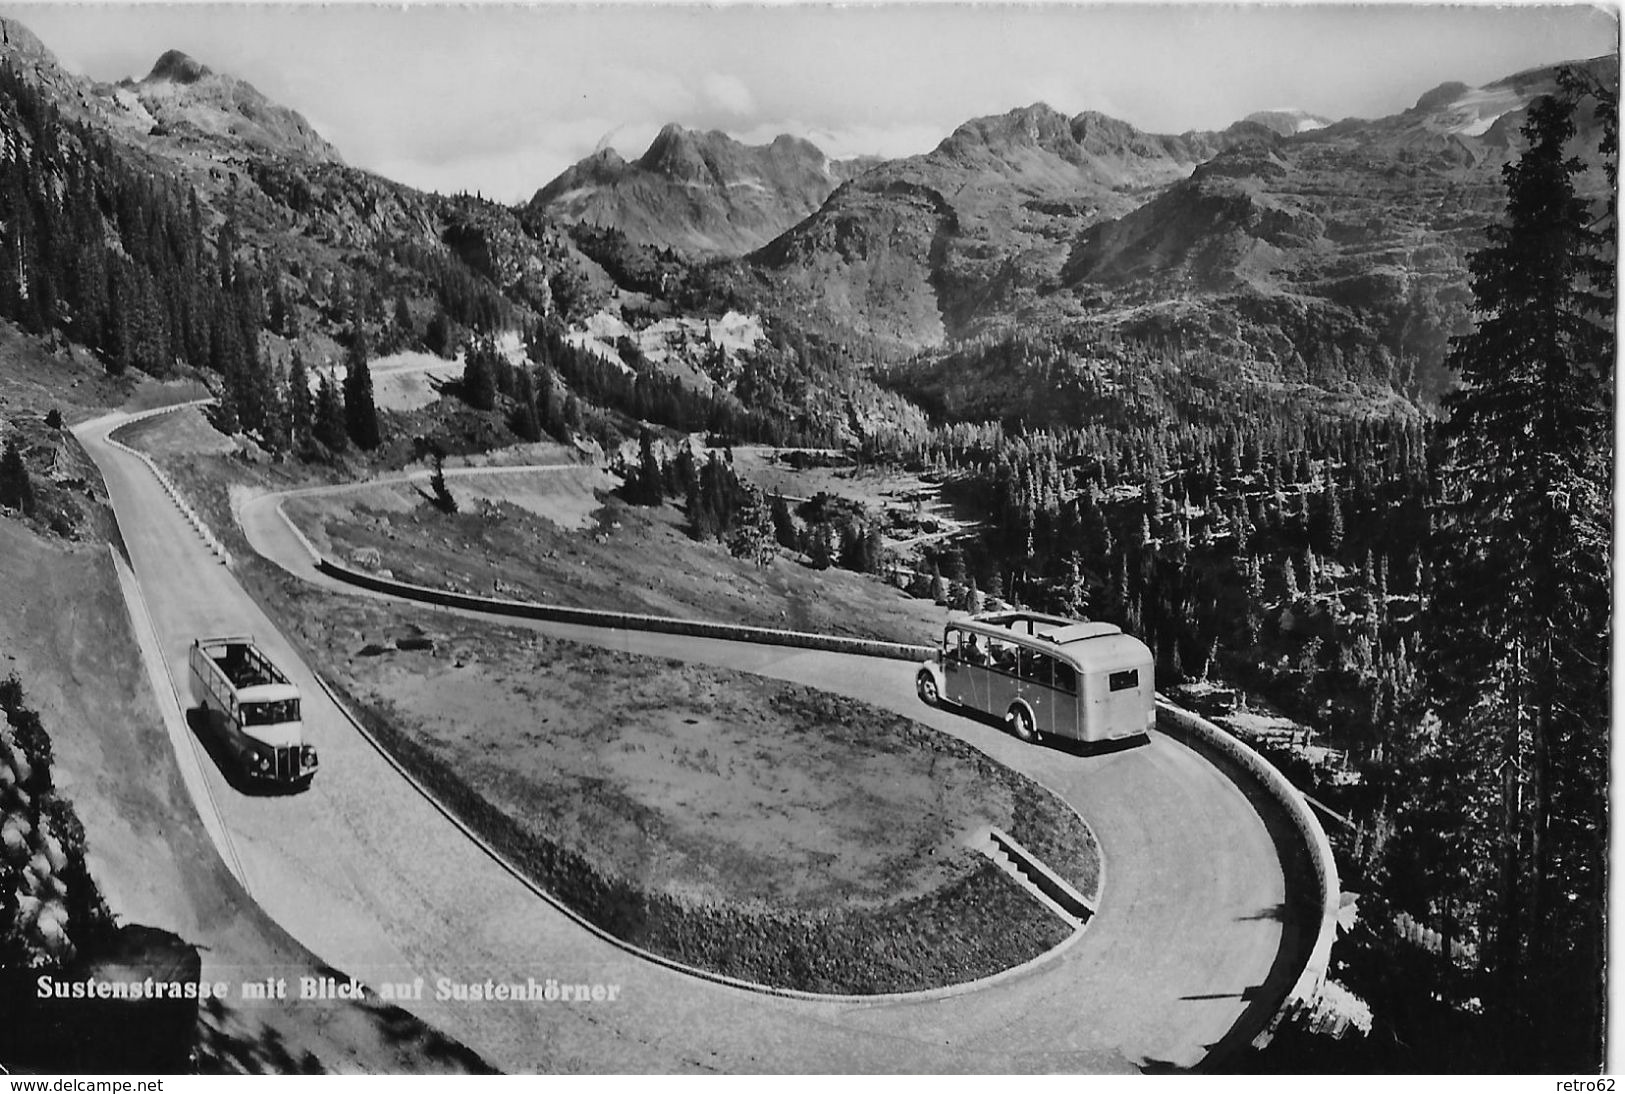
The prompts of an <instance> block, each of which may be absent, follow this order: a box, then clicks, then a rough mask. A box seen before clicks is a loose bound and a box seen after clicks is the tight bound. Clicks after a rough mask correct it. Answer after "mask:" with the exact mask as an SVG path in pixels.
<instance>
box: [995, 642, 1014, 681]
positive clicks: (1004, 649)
mask: <svg viewBox="0 0 1625 1094" xmlns="http://www.w3.org/2000/svg"><path fill="white" fill-rule="evenodd" d="M988 646H989V647H990V656H991V658H992V661H993V668H995V669H998V670H999V671H1000V672H1007V673H1009V674H1010V675H1011V676H1014V675H1016V671H1017V657H1018V653H1017V649H1018V647H1017V646H1016V644H1015V643H1014V642H1005V641H1002V640H1000V639H997V638H994V639H990V640H989V641H988Z"/></svg>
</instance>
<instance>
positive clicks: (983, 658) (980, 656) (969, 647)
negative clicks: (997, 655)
mask: <svg viewBox="0 0 1625 1094" xmlns="http://www.w3.org/2000/svg"><path fill="white" fill-rule="evenodd" d="M965 660H966V661H968V662H970V663H971V664H973V665H985V664H987V650H986V649H985V648H984V647H983V646H982V636H981V635H979V634H973V635H971V636H970V642H969V643H967V644H966V646H965Z"/></svg>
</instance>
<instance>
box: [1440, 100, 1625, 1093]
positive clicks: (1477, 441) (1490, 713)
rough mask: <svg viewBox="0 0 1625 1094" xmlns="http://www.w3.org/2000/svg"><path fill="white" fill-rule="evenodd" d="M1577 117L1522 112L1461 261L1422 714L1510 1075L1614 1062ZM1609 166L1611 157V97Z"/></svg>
mask: <svg viewBox="0 0 1625 1094" xmlns="http://www.w3.org/2000/svg"><path fill="white" fill-rule="evenodd" d="M1576 106H1577V103H1576V100H1575V97H1574V96H1573V95H1572V94H1565V95H1560V96H1552V97H1546V98H1543V99H1540V100H1537V101H1536V102H1535V103H1533V104H1532V105H1531V106H1530V108H1529V110H1528V113H1527V120H1526V122H1525V124H1524V135H1525V137H1526V139H1527V142H1528V147H1527V150H1526V151H1525V152H1524V154H1523V155H1522V156H1521V157H1520V158H1519V159H1518V160H1517V161H1515V162H1514V163H1511V164H1509V165H1508V166H1507V167H1506V168H1505V169H1504V171H1503V178H1504V180H1505V182H1506V187H1507V220H1506V223H1504V224H1501V225H1496V226H1493V227H1492V228H1491V229H1490V231H1489V243H1488V245H1487V246H1486V247H1485V248H1484V249H1483V250H1481V251H1479V252H1478V253H1476V254H1475V255H1473V256H1472V257H1471V258H1470V260H1469V264H1468V265H1469V270H1470V272H1471V274H1472V278H1473V292H1474V295H1475V296H1476V298H1477V308H1478V310H1479V311H1480V312H1481V313H1482V314H1483V316H1484V318H1483V320H1482V321H1481V322H1480V324H1479V326H1478V329H1477V330H1476V331H1475V332H1474V333H1472V334H1470V335H1467V336H1465V337H1463V338H1459V339H1457V340H1456V341H1455V344H1454V346H1453V349H1452V353H1451V356H1450V360H1449V364H1450V365H1451V367H1452V368H1453V369H1455V370H1456V371H1457V372H1458V373H1459V375H1460V378H1461V381H1460V387H1459V388H1458V389H1457V390H1456V391H1455V392H1452V393H1451V394H1450V395H1449V396H1447V398H1446V400H1445V406H1446V408H1447V410H1448V412H1449V417H1448V419H1447V420H1446V422H1445V423H1444V425H1443V426H1442V427H1441V429H1440V435H1441V442H1442V462H1441V466H1440V467H1439V468H1438V474H1437V482H1438V505H1437V512H1436V516H1437V524H1436V534H1435V542H1434V543H1433V545H1432V548H1431V551H1430V560H1431V562H1432V567H1431V570H1430V573H1432V575H1433V577H1434V582H1433V595H1432V598H1431V602H1430V604H1429V605H1428V614H1427V621H1428V625H1429V631H1428V641H1427V643H1426V644H1425V646H1424V647H1423V649H1424V650H1425V651H1426V655H1427V656H1426V658H1425V662H1426V664H1425V667H1426V669H1427V680H1428V696H1429V699H1430V705H1431V707H1432V709H1433V710H1434V711H1436V713H1437V715H1438V718H1439V722H1440V725H1441V729H1440V732H1439V736H1438V740H1437V742H1436V744H1435V746H1434V751H1435V752H1436V753H1437V754H1438V755H1440V756H1441V757H1450V758H1452V759H1453V760H1454V762H1456V763H1457V764H1458V768H1457V770H1456V772H1455V777H1456V778H1458V779H1459V780H1460V789H1459V791H1458V792H1457V793H1456V794H1454V795H1453V797H1452V799H1451V800H1452V801H1454V802H1456V803H1457V807H1458V808H1457V813H1456V814H1455V815H1454V816H1453V817H1452V818H1451V819H1450V820H1449V821H1448V823H1450V824H1451V825H1453V826H1454V827H1456V828H1458V829H1461V830H1463V831H1464V832H1466V833H1468V834H1469V838H1470V839H1471V840H1473V841H1474V843H1475V844H1476V845H1477V846H1480V847H1484V848H1488V849H1491V853H1490V854H1487V855H1483V854H1481V855H1478V856H1471V855H1468V856H1462V857H1461V858H1460V859H1459V860H1458V859H1457V857H1456V856H1454V855H1453V856H1451V858H1450V860H1449V861H1446V862H1441V863H1439V864H1438V867H1437V868H1438V870H1439V872H1440V874H1441V875H1444V876H1446V877H1448V876H1449V875H1450V874H1452V873H1453V872H1455V871H1458V870H1459V871H1462V872H1464V873H1465V874H1466V875H1467V876H1469V877H1470V878H1471V879H1472V882H1473V887H1474V888H1473V891H1472V892H1470V893H1468V894H1466V896H1465V897H1464V896H1463V895H1462V894H1460V893H1456V894H1454V895H1455V896H1456V898H1457V899H1458V900H1462V899H1468V898H1472V899H1473V903H1472V904H1471V905H1470V906H1469V907H1468V908H1466V909H1464V914H1465V915H1467V916H1468V917H1469V918H1470V919H1476V921H1477V924H1478V926H1479V927H1480V929H1481V930H1482V932H1483V935H1484V937H1485V938H1486V939H1488V940H1492V944H1490V945H1488V946H1486V947H1484V948H1485V950H1486V951H1487V952H1486V953H1485V954H1484V956H1485V958H1486V959H1487V964H1488V966H1489V967H1490V968H1491V969H1492V970H1493V972H1494V974H1495V976H1496V988H1495V990H1494V992H1493V995H1492V997H1491V998H1489V999H1488V1000H1486V1003H1487V1008H1486V1009H1487V1010H1488V1012H1489V1013H1490V1014H1491V1015H1492V1016H1493V1018H1494V1019H1495V1020H1496V1022H1497V1027H1498V1032H1499V1037H1498V1044H1499V1045H1500V1047H1501V1048H1502V1050H1503V1051H1504V1052H1505V1053H1506V1055H1505V1056H1504V1057H1503V1059H1502V1060H1501V1061H1499V1063H1500V1065H1501V1070H1506V1071H1525V1070H1537V1071H1555V1070H1578V1069H1582V1068H1585V1069H1595V1068H1596V1067H1597V1066H1599V1065H1600V1061H1601V1034H1602V1026H1601V1013H1602V1011H1601V990H1602V981H1601V977H1600V970H1601V968H1602V967H1603V935H1602V920H1601V916H1602V909H1603V908H1604V907H1605V906H1606V888H1605V886H1604V876H1605V871H1606V866H1607V861H1606V837H1607V823H1606V817H1607V775H1608V771H1607V748H1608V733H1609V708H1608V695H1609V680H1608V665H1609V630H1610V620H1609V613H1610V594H1609V553H1610V546H1611V504H1610V465H1611V462H1612V432H1611V430H1612V424H1611V408H1612V397H1613V392H1612V363H1613V359H1614V337H1613V328H1612V316H1613V312H1614V296H1613V294H1614V283H1613V271H1612V262H1613V260H1614V249H1613V242H1614V241H1613V238H1612V235H1613V228H1612V220H1611V212H1610V211H1611V210H1612V208H1613V196H1612V189H1613V184H1614V178H1613V172H1612V169H1611V168H1610V170H1609V179H1608V182H1609V191H1610V193H1609V195H1608V198H1607V204H1606V207H1605V208H1604V210H1603V214H1602V217H1603V219H1602V220H1601V221H1600V222H1598V221H1597V220H1596V219H1595V217H1596V208H1595V207H1594V206H1593V205H1592V203H1590V202H1588V201H1586V200H1585V199H1584V198H1582V197H1581V196H1580V195H1579V194H1578V193H1577V179H1578V176H1579V175H1580V173H1581V171H1582V170H1583V166H1582V164H1581V162H1580V161H1579V160H1578V159H1575V158H1572V157H1571V156H1570V155H1569V154H1568V153H1569V144H1570V142H1571V140H1572V139H1573V137H1574V135H1575V131H1576V129H1575V120H1574V114H1575V109H1576ZM1603 108H1604V113H1603V115H1602V117H1601V120H1602V121H1603V123H1604V138H1605V140H1606V141H1607V142H1608V147H1606V148H1605V149H1604V151H1605V154H1608V155H1610V156H1611V154H1612V153H1613V152H1614V148H1613V147H1612V145H1613V141H1614V129H1613V115H1612V110H1613V106H1612V102H1611V100H1604V102H1603Z"/></svg>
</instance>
